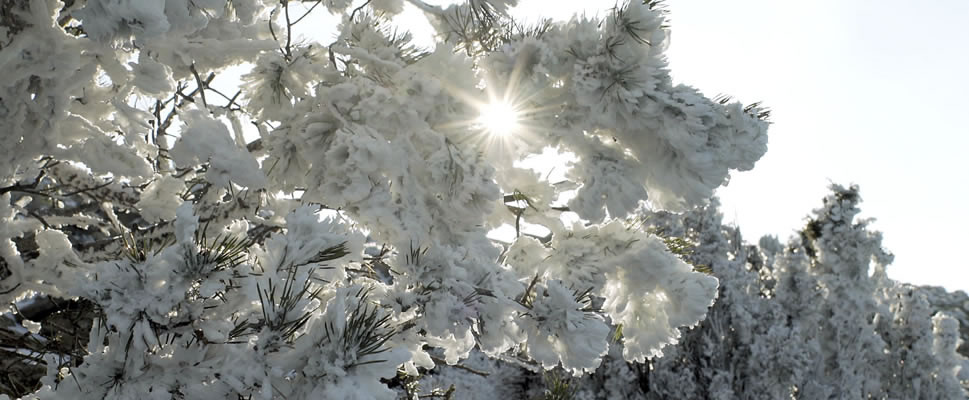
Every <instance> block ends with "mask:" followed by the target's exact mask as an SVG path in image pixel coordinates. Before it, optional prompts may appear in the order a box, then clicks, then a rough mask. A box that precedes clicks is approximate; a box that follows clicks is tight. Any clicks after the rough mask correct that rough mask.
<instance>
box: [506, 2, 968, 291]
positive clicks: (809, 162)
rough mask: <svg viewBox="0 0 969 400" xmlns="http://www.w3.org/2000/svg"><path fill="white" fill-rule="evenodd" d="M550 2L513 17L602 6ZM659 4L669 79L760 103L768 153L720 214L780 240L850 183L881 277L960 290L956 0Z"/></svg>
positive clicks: (740, 180)
mask: <svg viewBox="0 0 969 400" xmlns="http://www.w3.org/2000/svg"><path fill="white" fill-rule="evenodd" d="M555 3H556V4H557V5H558V6H557V7H547V5H548V2H547V1H543V0H531V1H529V0H524V1H522V3H521V6H520V9H519V10H518V11H519V15H522V16H527V17H531V16H535V15H543V16H548V17H554V18H567V16H568V15H569V14H570V11H571V10H575V9H579V8H584V9H585V10H586V12H587V13H590V14H592V15H595V14H596V12H599V15H602V14H603V13H602V12H601V11H596V10H602V9H608V8H610V7H612V6H613V5H614V4H615V2H614V1H571V2H559V1H556V2H555ZM565 3H568V5H566V4H565ZM665 3H666V8H667V9H668V11H669V20H670V21H669V25H670V27H671V33H672V36H671V41H670V47H669V49H668V57H669V61H670V69H671V71H672V72H671V73H672V76H673V79H674V80H675V81H676V82H677V83H684V84H688V85H691V86H694V87H696V88H698V89H700V90H701V91H702V92H704V93H705V94H706V95H708V96H716V95H718V94H721V93H722V94H727V95H731V96H733V97H734V98H735V99H737V100H740V101H742V102H744V103H751V102H755V101H761V102H763V104H764V105H765V106H767V107H770V108H771V109H772V110H773V112H772V117H771V121H772V122H773V123H772V125H771V127H770V129H769V134H768V135H769V144H768V151H767V155H766V156H764V158H762V159H761V160H760V161H759V162H758V163H757V165H756V166H755V167H754V169H753V170H751V171H746V172H734V173H733V174H732V178H731V181H730V184H729V185H728V186H726V187H723V188H721V189H719V190H718V191H717V194H718V196H720V198H721V201H722V203H723V204H722V209H721V211H722V212H723V214H724V219H725V221H727V222H730V223H734V224H736V225H737V226H739V227H740V229H741V232H742V233H743V235H744V237H745V238H746V240H748V241H750V242H756V241H757V240H758V239H759V238H760V237H761V236H762V235H767V234H772V235H775V236H777V237H778V238H779V239H781V240H782V241H783V240H786V239H787V238H788V237H790V236H791V235H792V234H793V233H794V232H795V230H796V229H798V228H800V227H802V226H803V225H804V223H805V222H806V217H807V216H808V214H809V213H810V212H811V210H813V209H815V208H818V207H820V206H821V199H822V198H823V197H824V196H825V195H826V194H827V192H828V190H827V187H828V186H829V185H830V184H831V183H839V184H842V185H849V184H858V185H859V186H860V188H861V197H862V199H863V203H862V204H861V208H862V213H861V215H860V217H861V218H875V221H874V222H873V223H872V224H871V226H872V228H873V229H876V230H879V231H881V232H882V233H883V235H884V240H883V245H884V246H885V247H886V248H887V249H888V250H889V251H890V252H892V253H893V254H894V255H895V262H894V263H893V264H892V266H890V267H889V275H890V277H892V278H893V279H896V280H899V281H903V282H910V283H915V284H925V285H936V286H944V287H946V288H947V289H949V290H967V291H969V258H967V257H963V256H960V255H959V254H961V252H960V251H959V249H960V248H961V246H963V245H967V244H969V240H967V239H969V233H967V229H969V215H967V212H966V210H965V207H964V206H963V204H964V203H965V202H966V201H967V199H969V188H967V184H969V179H967V178H969V167H967V166H966V165H965V164H966V162H967V161H969V156H967V155H966V152H967V150H969V126H967V122H966V119H967V118H969V96H967V94H969V1H965V0H952V1H940V0H935V1H925V2H911V1H907V2H903V1H897V0H887V1H883V0H882V1H875V0H851V1H844V0H842V1H837V0H821V1H812V2H792V1H777V0H731V1H717V0H667V1H666V2H665Z"/></svg>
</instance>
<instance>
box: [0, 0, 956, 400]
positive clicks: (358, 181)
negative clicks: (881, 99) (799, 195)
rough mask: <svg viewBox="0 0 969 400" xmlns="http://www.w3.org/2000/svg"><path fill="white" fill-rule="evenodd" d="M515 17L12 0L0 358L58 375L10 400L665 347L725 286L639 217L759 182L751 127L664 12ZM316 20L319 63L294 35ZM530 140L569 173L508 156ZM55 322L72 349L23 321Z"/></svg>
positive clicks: (222, 2)
mask: <svg viewBox="0 0 969 400" xmlns="http://www.w3.org/2000/svg"><path fill="white" fill-rule="evenodd" d="M515 3H516V1H514V0H468V1H466V2H460V3H458V4H452V5H447V6H441V5H434V4H428V3H425V2H423V1H421V0H407V1H406V2H405V1H403V0H368V1H365V2H352V1H342V0H316V1H289V0H282V1H268V0H86V1H85V0H70V1H68V0H65V1H56V0H8V1H4V2H3V3H2V5H0V70H2V71H3V72H2V74H0V132H3V133H2V134H0V218H2V223H0V260H2V263H0V303H2V304H4V307H8V306H9V309H8V310H7V311H8V314H6V315H7V316H9V317H11V318H13V323H12V325H11V326H12V328H10V330H9V331H10V332H15V336H17V338H18V340H19V343H20V344H21V346H20V347H19V348H6V349H3V351H4V354H5V355H4V357H5V359H11V358H14V359H17V360H18V362H20V363H21V364H23V365H26V366H27V367H29V368H44V369H45V370H46V374H45V376H44V377H43V378H42V379H41V380H40V382H39V383H34V382H13V381H11V380H10V379H9V378H8V381H7V382H4V385H6V386H5V387H7V388H10V389H5V390H10V391H11V392H16V393H17V394H26V396H27V397H30V398H43V399H104V398H133V397H136V396H137V397H139V398H151V399H169V398H175V399H182V398H186V399H196V398H201V399H217V398H227V399H241V398H265V399H270V398H287V399H295V398H342V399H390V398H394V397H395V396H396V394H397V392H395V387H396V388H397V390H400V389H401V388H406V387H408V385H410V383H409V382H412V381H413V379H414V377H416V376H417V375H418V374H420V373H421V372H422V371H428V370H431V369H433V368H434V367H435V365H437V364H445V363H446V364H455V363H458V362H459V361H460V360H462V359H465V358H467V357H469V354H470V353H471V351H472V349H476V351H480V352H481V353H482V354H485V355H487V356H489V357H496V358H501V359H508V360H520V361H518V362H522V363H526V364H527V365H531V366H532V367H533V368H537V369H539V370H548V369H552V368H560V369H562V370H564V371H566V373H568V374H583V373H588V372H591V371H595V370H596V369H597V368H598V367H599V366H600V363H601V360H602V357H603V356H604V355H606V354H607V353H608V352H609V351H610V350H609V343H610V342H609V341H610V340H611V338H614V337H615V336H617V331H620V330H621V338H622V343H623V346H622V349H621V357H622V358H623V359H625V360H628V361H631V362H637V363H642V362H644V361H645V360H647V359H649V358H654V357H657V356H660V355H661V354H663V352H664V348H665V347H668V346H669V345H670V344H674V343H676V342H677V341H678V340H679V339H680V336H681V333H680V328H681V327H688V326H693V325H695V324H697V323H698V322H699V321H701V320H702V319H703V318H704V316H705V314H706V312H707V309H708V307H709V306H710V305H711V304H713V302H714V299H715V298H716V296H717V292H718V289H717V288H718V283H717V279H716V278H714V277H713V276H710V275H707V274H704V273H701V272H697V271H695V270H694V268H693V266H691V265H690V264H688V263H686V262H684V261H682V260H681V259H680V258H679V257H677V256H676V255H675V254H674V253H672V252H671V251H670V250H669V248H668V243H667V242H666V241H664V240H663V238H661V237H658V236H656V235H655V234H652V233H650V232H646V231H643V230H641V229H639V226H638V225H637V224H636V223H635V218H629V217H630V215H632V214H633V213H634V212H635V211H636V210H637V209H638V208H640V207H641V206H642V205H643V204H644V202H646V203H648V204H649V205H651V206H652V207H653V208H655V209H664V210H669V211H674V212H678V211H683V210H687V209H689V208H690V207H693V206H695V205H699V204H702V203H704V202H705V201H706V200H707V199H708V198H709V197H710V196H711V195H712V193H713V190H714V189H715V188H717V187H718V186H720V185H721V184H723V183H724V182H725V181H726V180H727V178H728V174H729V172H730V170H745V169H749V168H752V167H753V165H754V162H755V161H756V160H757V159H759V158H760V157H761V156H762V155H763V154H764V152H765V150H766V140H767V139H766V128H767V123H766V122H765V121H764V117H765V116H766V114H765V111H764V110H762V109H760V108H758V107H757V106H756V105H753V106H747V107H744V106H743V105H741V104H739V103H736V102H729V101H726V100H722V99H721V100H711V99H708V98H705V97H704V96H702V95H701V94H700V93H699V92H698V91H696V90H695V89H693V88H691V87H688V86H683V85H673V83H672V80H671V79H670V75H669V71H668V69H667V64H666V61H665V58H664V55H663V50H664V49H665V47H666V42H667V40H668V34H667V31H666V29H667V28H666V26H665V22H664V14H663V12H662V11H661V10H659V9H657V7H655V4H653V2H650V1H647V2H645V3H644V2H641V1H638V0H637V1H632V2H629V3H624V4H619V5H617V7H616V8H615V9H613V10H612V11H610V12H609V13H608V15H606V16H605V17H604V18H603V19H601V20H600V19H591V18H587V17H576V18H574V19H572V20H571V21H568V22H544V23H541V24H539V25H537V26H535V27H525V26H522V25H520V24H517V23H515V22H514V21H512V20H511V19H510V18H509V17H508V14H507V12H508V10H509V8H510V7H513V6H514V5H515ZM405 5H406V6H408V7H410V6H415V7H417V8H418V9H420V10H421V11H423V13H424V14H425V15H426V16H427V19H428V20H429V22H430V23H431V25H433V26H434V29H435V30H436V38H437V40H438V42H437V43H436V45H435V46H434V47H433V48H418V47H415V46H414V45H413V44H412V43H411V41H410V36H409V35H408V34H407V33H401V32H402V31H401V30H397V29H398V28H395V23H394V21H393V18H394V16H395V15H396V14H398V13H400V12H401V11H402V10H403V8H404V7H405ZM330 14H332V15H336V16H337V17H338V18H337V20H338V21H339V23H338V24H337V25H336V26H332V27H329V29H332V30H334V31H335V38H334V39H333V40H332V41H330V42H328V43H319V42H314V41H310V40H304V39H302V38H300V37H299V36H298V35H296V33H295V32H296V29H297V28H299V27H301V26H306V24H318V25H320V24H325V21H328V20H327V19H324V18H323V16H325V15H330ZM233 71H235V72H233ZM239 71H242V73H243V75H242V82H241V84H239V85H237V87H236V88H235V89H233V91H227V90H226V89H225V87H224V86H220V85H222V84H223V83H224V82H231V81H232V79H233V78H232V74H233V73H239ZM491 108H499V109H500V108H504V109H510V110H511V112H512V113H513V114H509V115H502V116H499V117H498V118H501V119H504V121H503V122H506V123H505V124H503V125H502V126H500V127H499V126H490V122H491V121H489V120H483V119H482V118H481V115H482V114H485V110H488V109H491ZM509 120H515V121H514V122H515V123H514V124H507V122H509ZM547 148H552V149H554V150H555V151H557V152H559V153H562V154H566V155H567V158H568V159H569V160H571V161H569V162H568V164H567V165H563V166H562V168H564V169H565V171H566V173H565V177H566V178H565V181H563V182H551V181H549V177H548V175H541V174H539V173H537V172H535V171H534V170H532V169H529V168H527V167H524V166H523V164H522V163H520V161H523V160H526V159H528V158H529V157H531V156H533V155H536V154H539V153H541V152H543V151H544V150H545V149H547ZM566 211H567V212H569V213H570V214H569V215H570V216H571V219H563V218H562V214H563V212H566ZM566 220H569V221H575V220H578V222H574V223H573V222H565V221H566ZM505 226H507V227H514V228H509V229H512V230H513V231H514V233H513V234H512V235H509V236H511V239H509V240H505V241H503V239H502V238H501V237H498V236H500V235H498V236H495V235H493V234H492V233H494V232H496V231H499V230H500V228H502V227H505ZM529 227H531V228H532V229H533V231H534V229H539V230H544V231H545V232H546V233H543V234H540V235H539V234H533V233H534V232H532V233H529V234H525V233H528V232H529V231H528V229H529ZM538 236H541V238H538ZM45 304H48V305H52V307H53V308H51V307H45V306H44V305H45ZM59 304H60V305H59ZM65 304H68V305H70V306H71V307H73V308H74V309H77V310H79V311H77V312H75V313H74V314H72V315H74V318H75V319H76V320H77V322H78V323H77V326H79V327H82V328H83V329H82V330H83V331H84V332H77V334H76V335H69V336H68V335H57V336H56V337H53V336H52V335H48V336H45V335H44V334H43V333H44V332H45V329H48V325H50V324H52V322H50V321H48V320H47V319H43V323H41V324H40V326H38V324H37V322H40V321H38V320H35V319H32V318H38V319H41V317H37V316H38V315H42V314H44V312H42V311H41V312H36V313H34V312H28V311H27V310H31V309H38V308H41V309H45V308H46V309H47V310H51V309H53V310H56V312H55V314H59V315H60V314H62V313H64V312H66V311H65V310H68V308H65V307H67V306H65ZM47 313H48V314H49V313H50V312H47ZM945 326H946V325H945V324H941V325H940V327H941V328H939V329H948V328H945ZM87 327H90V329H86V328H87ZM18 329H19V330H18ZM48 330H49V329H48ZM75 330H76V329H75ZM950 345H951V343H949V342H945V343H941V344H939V346H938V347H939V348H948V347H946V346H950ZM615 356H619V355H618V354H615ZM550 379H552V380H553V381H555V379H557V378H550ZM417 395H418V393H417V392H412V393H408V396H410V397H412V398H413V397H414V396H417Z"/></svg>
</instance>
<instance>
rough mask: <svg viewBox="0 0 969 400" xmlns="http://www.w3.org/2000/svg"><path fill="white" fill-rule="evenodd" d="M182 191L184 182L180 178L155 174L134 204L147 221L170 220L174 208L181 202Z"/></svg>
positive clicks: (172, 218)
mask: <svg viewBox="0 0 969 400" xmlns="http://www.w3.org/2000/svg"><path fill="white" fill-rule="evenodd" d="M184 191H185V183H184V182H182V181H181V180H180V179H178V178H175V177H173V176H171V175H165V176H156V179H155V180H154V181H152V182H151V183H150V184H148V187H146V188H145V191H144V192H142V194H141V198H140V199H139V200H138V203H136V204H135V205H136V206H138V208H139V209H140V210H141V216H142V218H144V219H145V220H146V221H148V222H152V223H155V222H159V221H163V220H164V221H172V220H174V219H175V210H176V209H177V208H178V206H179V205H180V204H181V198H180V197H179V195H180V194H182V193H183V192H184Z"/></svg>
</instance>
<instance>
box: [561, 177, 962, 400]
mask: <svg viewBox="0 0 969 400" xmlns="http://www.w3.org/2000/svg"><path fill="white" fill-rule="evenodd" d="M831 189H832V193H831V194H830V195H828V196H827V197H825V198H824V200H823V207H822V208H819V209H817V210H815V211H814V213H813V214H812V215H811V217H809V219H808V223H807V224H806V226H805V228H804V229H803V230H801V231H800V232H798V234H797V235H795V236H793V237H792V238H791V240H790V241H789V242H788V243H787V245H786V246H782V245H781V244H780V243H779V242H778V241H777V240H776V239H774V238H773V237H765V238H763V239H761V241H760V244H759V246H751V245H747V244H745V243H744V242H743V240H742V238H741V236H740V233H739V230H738V229H737V228H736V227H731V226H725V225H723V223H722V222H721V216H720V214H719V211H718V210H717V209H716V202H712V204H711V205H710V206H707V207H703V208H700V209H697V210H694V211H691V212H688V213H686V214H683V215H674V214H669V213H658V214H650V215H648V217H647V218H646V221H647V224H646V226H647V229H648V230H652V231H654V232H656V233H658V234H660V235H663V236H665V237H667V238H668V239H667V240H669V241H675V242H679V243H682V244H681V245H679V246H674V247H675V248H679V249H682V251H681V254H682V255H683V257H684V258H685V259H686V260H687V261H689V262H690V263H692V264H694V265H697V266H704V267H706V268H708V269H709V271H710V273H712V274H713V275H714V276H716V277H717V278H718V279H719V280H720V288H719V297H718V299H717V303H716V304H715V305H714V306H713V307H712V308H711V310H710V312H709V313H708V316H707V318H706V319H705V320H704V321H702V322H701V323H700V324H699V325H698V326H697V327H696V328H694V329H691V330H689V331H688V332H686V333H685V334H684V337H683V339H682V340H681V341H680V343H679V344H677V345H675V346H671V347H669V348H667V349H664V357H662V358H657V359H654V360H651V361H650V362H649V366H648V367H639V366H636V365H627V363H626V362H625V361H624V360H622V359H617V358H609V359H607V361H605V362H604V364H605V365H604V367H603V369H612V370H620V369H622V368H624V367H628V368H630V369H633V370H634V372H636V375H635V376H636V379H635V383H634V384H627V385H626V386H625V387H623V386H619V385H615V384H609V383H608V378H607V377H605V378H606V379H603V377H599V378H597V377H596V376H595V375H594V376H593V377H592V378H590V379H586V380H581V381H577V382H575V383H574V384H575V385H576V386H578V387H580V389H579V391H578V393H579V394H580V395H583V396H584V397H579V396H576V398H590V399H606V398H617V397H624V398H640V399H681V398H705V399H779V398H797V399H832V398H834V399H858V398H873V399H964V398H967V397H969V391H967V389H969V380H967V379H966V378H967V377H969V375H967V374H969V371H967V370H969V362H967V359H966V358H965V357H963V356H962V355H960V354H959V353H958V352H957V351H956V349H957V347H958V346H959V342H960V338H959V322H958V321H957V320H956V319H955V318H952V317H950V316H949V315H948V314H947V312H945V311H943V312H939V311H938V310H937V309H933V308H932V307H931V306H930V303H929V302H928V300H927V298H926V296H925V295H924V294H923V291H922V290H921V289H920V288H918V287H913V286H911V285H907V284H902V283H899V282H895V281H892V280H890V279H888V278H887V276H886V275H885V269H886V267H887V266H888V264H889V263H890V262H891V260H892V257H891V255H890V254H888V253H887V252H886V251H885V250H884V249H883V248H882V246H881V234H880V233H878V232H875V231H872V230H871V229H870V228H869V227H868V224H869V222H870V221H869V220H864V219H858V218H856V216H857V214H858V213H859V212H860V209H859V208H858V203H859V202H860V199H861V198H860V196H859V193H858V188H857V187H843V186H838V185H833V186H832V188H831ZM596 375H598V373H597V374H596ZM630 386H631V387H638V388H640V390H639V391H638V392H636V393H634V394H633V395H623V396H619V395H618V393H620V392H619V390H629V387H630Z"/></svg>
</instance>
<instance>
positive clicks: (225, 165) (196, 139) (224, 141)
mask: <svg viewBox="0 0 969 400" xmlns="http://www.w3.org/2000/svg"><path fill="white" fill-rule="evenodd" d="M183 118H184V119H185V121H186V124H185V127H184V129H183V131H182V136H181V137H179V138H178V140H177V141H176V142H175V145H174V146H173V147H172V151H171V153H172V158H173V159H174V160H175V164H176V165H177V166H179V167H182V168H185V167H192V166H195V165H197V164H200V163H204V162H208V170H207V171H206V174H205V177H206V179H207V180H208V181H209V182H211V183H212V184H214V185H216V186H228V185H229V183H235V184H237V185H241V186H245V187H249V188H251V189H258V188H262V187H265V186H266V177H265V176H263V174H262V172H261V171H260V170H259V164H258V163H257V162H256V159H255V158H253V157H252V155H251V154H249V153H248V152H246V151H245V150H243V149H241V148H239V147H238V146H237V145H236V144H235V142H234V141H233V140H232V136H231V135H230V134H229V130H228V128H226V127H225V125H224V124H223V123H222V122H220V121H218V120H216V119H213V118H211V117H209V116H207V115H205V114H204V113H203V112H201V111H193V112H190V113H188V114H187V115H184V116H183Z"/></svg>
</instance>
